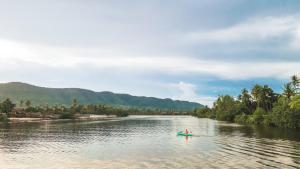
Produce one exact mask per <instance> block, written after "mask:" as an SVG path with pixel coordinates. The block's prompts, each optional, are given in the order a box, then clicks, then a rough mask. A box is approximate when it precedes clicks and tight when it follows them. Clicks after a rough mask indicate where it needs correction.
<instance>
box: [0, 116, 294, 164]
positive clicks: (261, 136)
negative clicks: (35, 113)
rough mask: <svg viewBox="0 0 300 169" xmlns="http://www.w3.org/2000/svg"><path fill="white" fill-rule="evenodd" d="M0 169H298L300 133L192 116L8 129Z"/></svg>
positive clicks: (2, 136)
mask: <svg viewBox="0 0 300 169" xmlns="http://www.w3.org/2000/svg"><path fill="white" fill-rule="evenodd" d="M185 128H188V129H190V130H192V132H193V133H194V134H195V136H193V137H188V138H186V137H182V136H176V132H177V131H179V130H184V129H185ZM0 168H1V169H12V168H13V169H15V168H17V169H22V168H24V169H36V168H43V169H50V168H51V169H60V168H67V169H69V168H78V169H85V168H170V169H171V168H172V169H173V168H300V132H299V131H291V130H282V129H273V128H263V127H249V126H248V127H246V126H240V125H236V124H229V123H225V122H218V121H214V120H210V119H197V118H194V117H189V116H131V117H126V118H121V119H114V120H109V121H93V122H63V123H62V122H60V123H57V122H56V123H50V122H42V123H22V124H8V125H2V126H0Z"/></svg>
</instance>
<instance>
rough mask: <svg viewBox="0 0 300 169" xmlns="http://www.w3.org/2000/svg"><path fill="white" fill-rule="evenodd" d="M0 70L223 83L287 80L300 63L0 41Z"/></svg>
mask: <svg viewBox="0 0 300 169" xmlns="http://www.w3.org/2000/svg"><path fill="white" fill-rule="evenodd" d="M0 59H1V60H0V62H1V63H2V64H1V65H2V66H1V70H3V71H4V70H11V69H12V68H13V69H14V70H15V71H22V67H23V66H24V65H21V64H28V65H31V66H35V65H41V66H44V67H48V68H49V69H60V68H61V69H79V70H80V69H81V70H84V69H86V68H94V69H96V70H105V71H110V72H113V71H114V70H121V71H122V72H124V73H126V72H127V73H131V74H145V73H156V74H157V73H160V74H170V75H191V74H194V75H210V76H215V77H218V78H221V79H249V78H277V79H286V78H289V76H291V75H292V74H296V73H299V72H300V62H299V61H298V62H297V61H294V62H271V61H265V62H263V61H260V62H257V61H239V62H231V61H217V60H204V59H197V58H190V57H183V56H161V57H159V56H143V55H141V56H139V57H136V56H129V55H127V54H126V53H124V54H120V53H118V52H113V51H110V50H101V49H93V48H91V49H90V48H53V47H45V46H38V45H32V44H31V45H29V44H26V45H25V44H21V43H16V42H11V41H4V40H0Z"/></svg>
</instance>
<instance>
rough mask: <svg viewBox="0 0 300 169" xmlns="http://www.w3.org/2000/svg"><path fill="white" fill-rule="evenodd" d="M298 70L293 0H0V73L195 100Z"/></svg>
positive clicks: (298, 12)
mask: <svg viewBox="0 0 300 169" xmlns="http://www.w3.org/2000/svg"><path fill="white" fill-rule="evenodd" d="M299 72H300V1H298V0H284V1H283V0H272V1H270V0H230V1H228V0H151V1H149V0H126V1H124V0H26V1H22V0H10V1H6V0H0V82H3V83H4V82H12V81H14V82H15V81H20V82H25V83H30V84H34V85H38V86H45V87H77V88H85V89H91V90H94V91H112V92H117V93H129V94H132V95H138V96H153V97H159V98H172V99H179V100H188V101H194V102H199V103H201V104H205V105H209V106H211V105H212V103H213V101H214V100H215V99H216V98H217V97H218V95H224V94H230V95H233V96H237V95H238V94H239V93H240V91H241V89H242V88H248V89H250V88H251V87H252V86H253V85H255V84H257V83H258V84H268V85H270V86H271V87H273V89H274V90H275V91H276V92H280V91H281V90H282V85H283V84H284V83H286V82H287V81H288V80H289V78H290V76H292V75H294V74H298V75H299Z"/></svg>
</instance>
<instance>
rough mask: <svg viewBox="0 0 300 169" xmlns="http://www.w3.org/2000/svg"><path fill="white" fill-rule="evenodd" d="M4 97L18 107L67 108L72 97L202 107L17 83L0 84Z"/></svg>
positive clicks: (157, 106)
mask: <svg viewBox="0 0 300 169" xmlns="http://www.w3.org/2000/svg"><path fill="white" fill-rule="evenodd" d="M6 98H10V99H11V100H12V101H13V102H14V103H18V104H19V105H18V106H19V107H23V106H26V107H30V106H32V105H33V106H39V105H48V106H51V107H53V106H55V105H64V106H66V107H69V106H71V105H72V104H73V103H72V99H73V98H76V99H77V102H80V103H81V104H85V105H87V104H95V105H97V104H99V103H101V104H106V105H112V106H121V107H134V108H137V109H141V108H147V109H174V110H193V109H194V108H197V107H202V105H201V104H198V103H193V102H187V101H176V100H171V99H158V98H153V97H137V96H131V95H128V94H115V93H111V92H94V91H90V90H84V89H77V88H65V89H58V88H44V87H37V86H32V85H29V84H25V83H18V82H13V83H3V84H0V100H4V99H6ZM28 101H29V102H28Z"/></svg>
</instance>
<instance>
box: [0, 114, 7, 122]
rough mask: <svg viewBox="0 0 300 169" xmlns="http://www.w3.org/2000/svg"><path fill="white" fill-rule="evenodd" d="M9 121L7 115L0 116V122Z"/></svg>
mask: <svg viewBox="0 0 300 169" xmlns="http://www.w3.org/2000/svg"><path fill="white" fill-rule="evenodd" d="M8 121H9V119H8V118H7V115H6V114H0V122H8Z"/></svg>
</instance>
